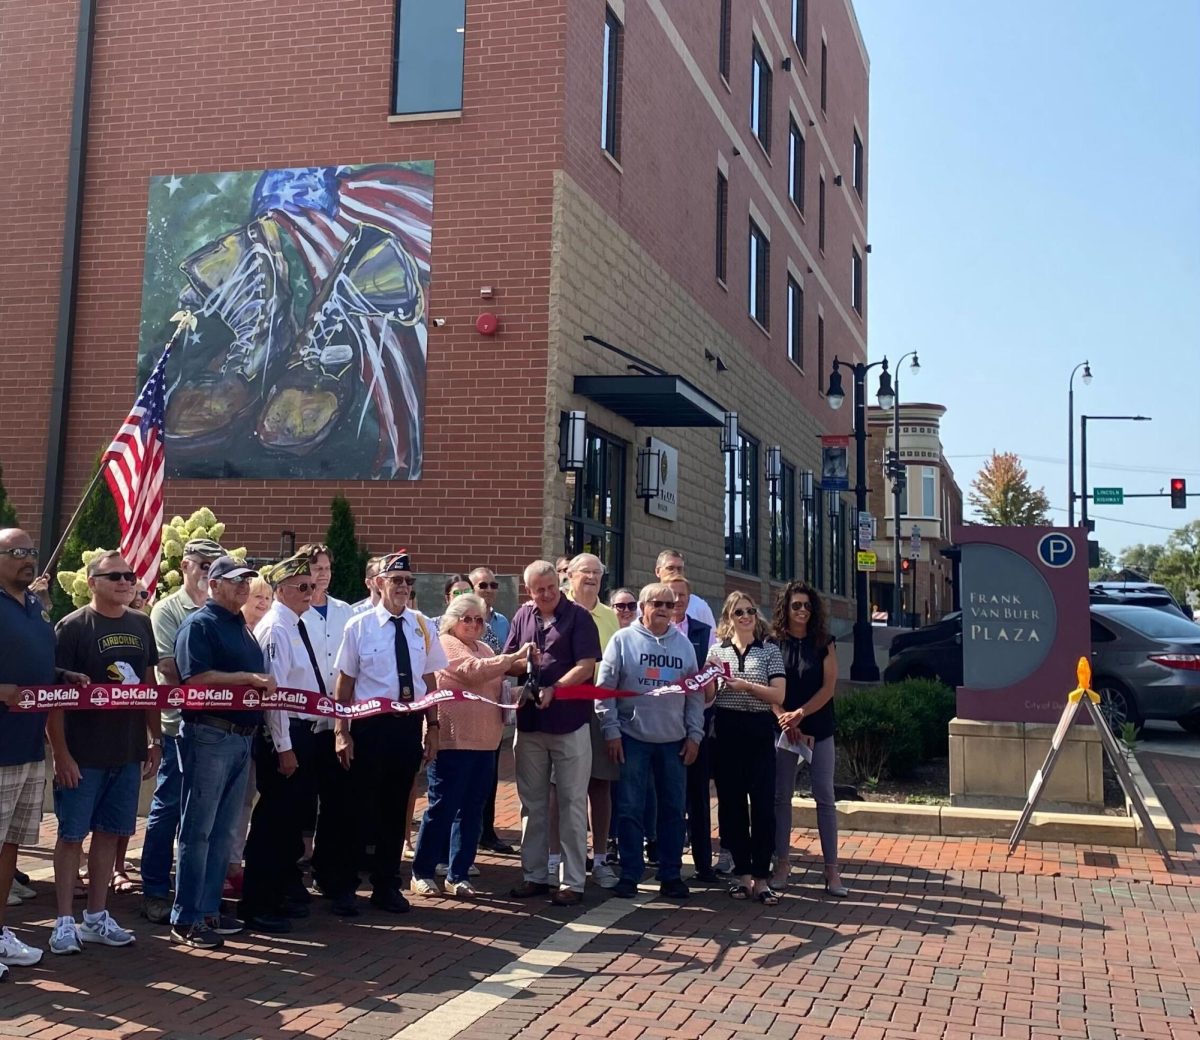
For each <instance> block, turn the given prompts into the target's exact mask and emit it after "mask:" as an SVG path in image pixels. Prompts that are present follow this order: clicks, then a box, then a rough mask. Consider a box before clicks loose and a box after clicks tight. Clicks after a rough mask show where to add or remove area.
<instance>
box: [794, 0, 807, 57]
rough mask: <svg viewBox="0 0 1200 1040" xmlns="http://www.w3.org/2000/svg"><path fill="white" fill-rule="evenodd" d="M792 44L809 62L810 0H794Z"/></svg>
mask: <svg viewBox="0 0 1200 1040" xmlns="http://www.w3.org/2000/svg"><path fill="white" fill-rule="evenodd" d="M792 43H794V44H795V45H796V50H798V51H799V52H800V57H801V58H803V59H804V60H805V61H808V0H792Z"/></svg>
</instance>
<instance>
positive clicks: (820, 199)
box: [817, 174, 826, 253]
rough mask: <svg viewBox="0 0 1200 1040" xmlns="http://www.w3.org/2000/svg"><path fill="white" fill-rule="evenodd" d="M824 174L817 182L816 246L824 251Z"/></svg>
mask: <svg viewBox="0 0 1200 1040" xmlns="http://www.w3.org/2000/svg"><path fill="white" fill-rule="evenodd" d="M825 197H826V190H825V174H821V177H820V180H819V181H818V182H817V248H818V249H819V250H820V251H821V252H822V253H824V252H825Z"/></svg>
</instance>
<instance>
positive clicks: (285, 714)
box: [254, 600, 332, 751]
mask: <svg viewBox="0 0 1200 1040" xmlns="http://www.w3.org/2000/svg"><path fill="white" fill-rule="evenodd" d="M305 616H307V615H305ZM304 627H305V630H306V631H307V629H308V624H307V622H306V623H305V625H304ZM254 638H255V639H257V640H258V645H259V646H261V647H262V650H263V656H264V657H265V658H266V661H267V668H268V670H269V671H270V673H271V674H272V675H273V676H274V677H275V681H276V682H277V683H278V684H279V685H280V686H286V687H289V688H290V689H293V690H310V691H312V692H313V693H320V692H321V687H320V684H319V683H318V682H317V675H316V672H314V671H313V666H312V661H311V660H310V659H309V656H308V651H307V650H306V649H305V647H304V640H303V639H301V638H300V615H299V614H297V613H296V612H295V611H294V610H292V609H291V608H290V607H285V606H284V605H283V604H282V603H280V602H279V600H275V602H274V603H272V604H271V608H270V609H269V610H268V611H267V612H266V614H265V615H263V619H262V620H261V621H260V622H259V623H258V624H257V625H255V627H254ZM311 638H312V636H311V635H310V636H309V639H311ZM326 691H327V692H332V691H331V690H330V688H329V687H326ZM263 718H264V720H265V721H266V724H267V731H268V732H269V733H270V734H271V740H272V741H273V742H274V744H275V750H276V751H291V750H292V735H291V720H292V719H303V718H306V716H304V715H297V714H296V713H295V712H291V711H268V712H264V713H263Z"/></svg>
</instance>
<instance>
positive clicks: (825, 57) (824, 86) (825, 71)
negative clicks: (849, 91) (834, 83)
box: [821, 40, 829, 112]
mask: <svg viewBox="0 0 1200 1040" xmlns="http://www.w3.org/2000/svg"><path fill="white" fill-rule="evenodd" d="M828 108H829V44H827V43H826V42H825V41H824V40H822V41H821V111H822V112H825V111H827V110H828Z"/></svg>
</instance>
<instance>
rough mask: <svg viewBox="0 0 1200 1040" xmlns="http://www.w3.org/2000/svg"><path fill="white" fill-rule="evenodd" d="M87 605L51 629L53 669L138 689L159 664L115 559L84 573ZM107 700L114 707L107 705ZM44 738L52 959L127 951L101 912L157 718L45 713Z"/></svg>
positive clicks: (111, 555) (124, 934)
mask: <svg viewBox="0 0 1200 1040" xmlns="http://www.w3.org/2000/svg"><path fill="white" fill-rule="evenodd" d="M87 583H88V589H89V590H90V591H91V594H92V598H91V602H90V603H89V604H88V605H87V606H85V607H81V608H80V609H79V610H76V611H74V612H72V613H70V614H68V615H67V616H66V617H65V618H63V619H62V620H61V621H60V622H59V623H58V625H57V627H56V628H55V634H56V635H57V637H58V650H57V660H58V664H59V667H62V668H71V669H73V670H76V671H80V672H85V673H87V675H88V676H89V677H90V679H91V681H92V682H95V683H102V684H112V685H113V686H114V687H115V686H128V685H139V684H141V683H144V682H146V680H147V676H148V675H149V674H150V669H151V668H152V667H153V666H154V664H155V663H156V662H157V660H158V652H157V650H156V649H155V644H154V632H153V630H152V629H151V627H150V619H149V618H148V617H146V615H145V614H143V613H141V611H138V610H135V609H131V604H132V603H133V598H134V593H135V591H136V588H137V575H136V574H134V573H133V571H132V570H131V569H130V567H129V564H128V562H127V561H126V560H125V558H124V557H123V556H122V555H121V554H120V552H117V551H115V550H111V551H109V552H105V553H101V554H100V555H98V556H96V557H94V558H93V559H92V561H91V562H90V563H89V564H88V566H87ZM114 699H115V698H114ZM46 733H47V736H48V737H49V739H50V747H51V748H52V749H53V751H54V813H55V815H56V816H57V817H58V842H57V844H56V845H55V847H54V887H55V892H56V894H57V898H58V916H57V918H56V920H55V922H54V928H53V929H52V930H51V933H50V952H51V953H56V954H71V953H79V952H81V951H82V949H83V944H84V943H89V944H90V943H95V944H98V945H102V946H128V945H129V944H130V943H132V942H133V941H134V937H133V933H131V932H128V931H126V930H125V929H124V928H122V927H121V926H120V925H118V924H117V922H116V921H115V920H114V919H113V917H112V915H111V914H109V912H108V909H107V901H108V892H109V885H108V884H107V883H106V882H107V879H108V878H110V877H111V876H112V873H113V867H114V864H115V862H116V857H117V851H118V846H119V845H120V844H121V839H122V838H129V837H130V836H131V835H132V834H133V832H134V829H135V827H136V825H137V807H138V792H139V790H140V788H141V782H142V780H143V779H147V778H149V777H151V776H153V775H154V774H155V772H156V771H157V770H158V766H159V761H160V759H161V757H162V740H161V738H160V723H159V715H158V710H157V709H152V710H147V711H133V710H127V711H104V710H100V709H96V710H86V711H71V712H67V711H63V710H62V709H61V708H60V709H58V710H56V711H52V712H50V714H49V716H48V718H47V720H46ZM89 833H90V834H91V835H92V844H91V848H90V850H89V852H88V871H89V874H90V875H91V878H92V883H91V884H90V885H89V886H88V895H87V907H86V909H85V910H84V912H83V920H82V922H81V923H77V922H76V920H75V911H74V906H73V903H74V892H75V884H76V881H77V879H78V875H79V860H80V854H81V852H82V851H83V839H84V838H86V837H87V836H88V834H89Z"/></svg>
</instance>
